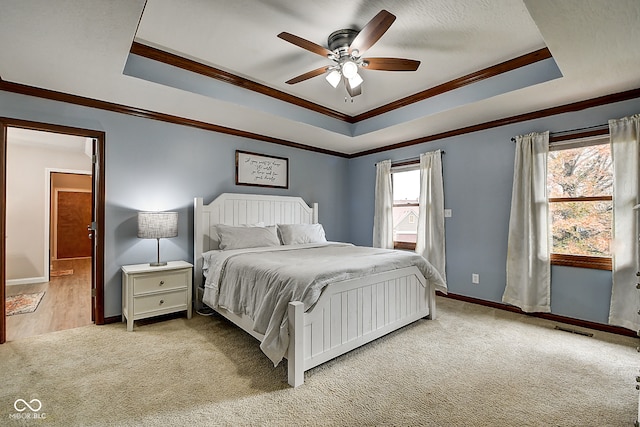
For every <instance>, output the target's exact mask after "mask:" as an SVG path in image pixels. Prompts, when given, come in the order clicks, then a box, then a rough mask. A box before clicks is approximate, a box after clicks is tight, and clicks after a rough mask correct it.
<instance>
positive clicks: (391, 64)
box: [362, 58, 420, 71]
mask: <svg viewBox="0 0 640 427" xmlns="http://www.w3.org/2000/svg"><path fill="white" fill-rule="evenodd" d="M362 60H363V61H364V63H366V64H367V65H366V66H364V64H363V67H364V69H365V70H382V71H416V70H417V69H418V67H419V66H420V61H415V60H413V59H404V58H362Z"/></svg>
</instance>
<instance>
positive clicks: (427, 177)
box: [416, 150, 446, 292]
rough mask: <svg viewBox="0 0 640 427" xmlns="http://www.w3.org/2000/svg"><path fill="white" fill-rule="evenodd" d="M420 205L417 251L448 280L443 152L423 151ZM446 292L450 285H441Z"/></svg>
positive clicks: (421, 156) (421, 157) (421, 158)
mask: <svg viewBox="0 0 640 427" xmlns="http://www.w3.org/2000/svg"><path fill="white" fill-rule="evenodd" d="M419 203H420V208H419V211H418V238H417V242H416V253H418V254H420V255H422V256H423V257H424V258H425V259H426V260H427V261H429V262H430V263H431V265H433V266H434V267H435V269H436V270H438V272H439V273H440V275H441V276H442V278H443V280H444V281H445V283H446V277H445V265H446V258H445V242H444V188H443V183H442V152H441V151H440V150H437V151H432V152H429V153H424V154H421V155H420V199H419ZM441 290H442V291H443V292H446V289H441Z"/></svg>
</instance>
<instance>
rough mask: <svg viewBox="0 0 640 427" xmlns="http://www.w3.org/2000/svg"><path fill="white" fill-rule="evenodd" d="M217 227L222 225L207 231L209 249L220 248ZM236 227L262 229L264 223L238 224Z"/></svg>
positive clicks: (214, 226)
mask: <svg viewBox="0 0 640 427" xmlns="http://www.w3.org/2000/svg"><path fill="white" fill-rule="evenodd" d="M219 225H223V224H216V225H212V226H211V230H210V231H209V239H210V244H209V247H210V248H211V249H219V248H220V234H219V233H218V226H219ZM236 227H264V222H256V223H255V224H240V225H236Z"/></svg>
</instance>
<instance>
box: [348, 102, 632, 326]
mask: <svg viewBox="0 0 640 427" xmlns="http://www.w3.org/2000/svg"><path fill="white" fill-rule="evenodd" d="M638 112H640V99H635V100H632V101H626V102H621V103H617V104H611V105H605V106H601V107H596V108H591V109H588V110H583V111H579V112H575V113H566V114H560V115H556V116H553V117H547V118H543V119H538V120H531V121H527V122H522V123H517V124H514V125H509V126H503V127H500V128H495V129H490V130H485V131H481V132H475V133H471V134H467V135H462V136H457V137H451V138H447V139H442V140H437V141H434V142H431V143H425V144H421V145H416V146H411V147H407V148H402V149H397V150H392V151H387V152H384V153H378V154H372V155H368V156H363V157H359V158H355V159H351V160H350V162H349V184H350V187H349V194H350V199H349V213H350V217H349V229H350V231H351V233H350V239H351V241H352V242H353V243H355V244H358V245H371V242H372V229H373V211H374V209H373V206H374V190H375V167H374V164H375V163H376V162H378V161H380V160H384V159H391V160H402V159H407V158H413V157H416V156H418V155H419V154H420V153H423V152H427V151H433V150H436V149H443V150H444V151H445V152H446V154H445V155H444V156H443V174H444V195H445V208H447V209H451V210H452V217H451V218H446V220H445V232H446V251H447V280H448V286H449V291H450V292H451V293H455V294H459V295H465V296H469V297H474V298H479V299H483V300H488V301H494V302H501V300H502V293H503V292H504V287H505V280H506V279H505V277H506V271H505V269H506V254H507V232H508V225H509V211H510V204H511V189H512V188H511V187H512V182H513V161H514V155H515V144H514V143H512V142H511V138H512V137H513V136H516V135H520V134H526V133H530V132H540V131H544V130H549V131H552V132H553V131H561V130H568V129H574V128H581V127H587V126H594V125H599V124H605V123H607V121H608V120H609V119H612V118H620V117H624V116H628V115H631V114H636V113H638ZM425 133H426V132H425ZM472 273H478V274H480V284H478V285H474V284H472V283H471V274H472ZM610 297H611V272H609V271H602V270H591V269H581V268H573V267H561V266H554V267H553V268H552V278H551V310H552V312H553V313H554V314H558V315H563V316H569V317H573V318H578V319H583V320H590V321H594V322H599V323H607V322H608V316H609V302H610Z"/></svg>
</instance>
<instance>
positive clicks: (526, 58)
mask: <svg viewBox="0 0 640 427" xmlns="http://www.w3.org/2000/svg"><path fill="white" fill-rule="evenodd" d="M549 58H551V52H550V51H549V49H547V48H546V47H545V48H542V49H538V50H536V51H534V52H531V53H527V54H525V55H522V56H519V57H517V58H514V59H510V60H508V61H505V62H502V63H500V64H497V65H493V66H491V67H488V68H485V69H483V70H480V71H476V72H474V73H471V74H467V75H466V76H462V77H460V78H457V79H455V80H451V81H449V82H446V83H443V84H441V85H438V86H434V87H432V88H429V89H425V90H423V91H421V92H418V93H415V94H413V95H410V96H407V97H406V98H402V99H399V100H397V101H393V102H390V103H389V104H386V105H383V106H381V107H378V108H374V109H373V110H369V111H367V112H365V113H362V114H358V115H357V116H354V117H353V121H354V123H356V122H359V121H362V120H366V119H370V118H372V117H375V116H379V115H381V114H385V113H388V112H390V111H393V110H396V109H398V108H402V107H405V106H407V105H410V104H413V103H416V102H420V101H424V100H425V99H428V98H432V97H434V96H437V95H441V94H443V93H445V92H449V91H452V90H455V89H458V88H461V87H463V86H467V85H470V84H472V83H476V82H479V81H481V80H485V79H488V78H491V77H495V76H497V75H500V74H502V73H506V72H508V71H513V70H515V69H518V68H521V67H525V66H527V65H531V64H534V63H536V62H538V61H542V60H545V59H549Z"/></svg>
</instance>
